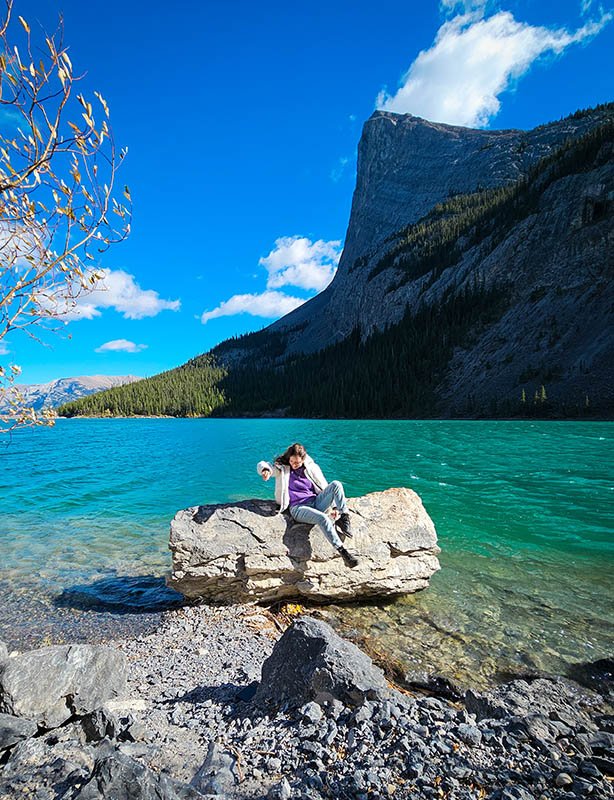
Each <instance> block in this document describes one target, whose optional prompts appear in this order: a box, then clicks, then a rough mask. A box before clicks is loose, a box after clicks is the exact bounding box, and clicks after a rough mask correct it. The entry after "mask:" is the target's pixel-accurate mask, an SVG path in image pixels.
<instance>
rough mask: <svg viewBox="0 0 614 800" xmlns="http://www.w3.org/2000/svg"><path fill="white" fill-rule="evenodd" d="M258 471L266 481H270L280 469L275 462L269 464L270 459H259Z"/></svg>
mask: <svg viewBox="0 0 614 800" xmlns="http://www.w3.org/2000/svg"><path fill="white" fill-rule="evenodd" d="M256 471H257V472H258V475H261V476H262V478H263V479H264V480H265V481H268V479H269V478H270V477H271V475H276V474H277V473H278V472H279V469H278V467H276V466H275V464H272V465H271V464H269V462H268V461H259V462H258V463H257V464H256Z"/></svg>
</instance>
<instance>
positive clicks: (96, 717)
mask: <svg viewBox="0 0 614 800" xmlns="http://www.w3.org/2000/svg"><path fill="white" fill-rule="evenodd" d="M81 727H82V728H83V732H84V734H85V738H86V740H87V741H88V742H99V741H100V740H101V739H104V738H107V739H116V738H117V736H118V734H119V731H120V724H119V720H118V719H117V717H116V715H115V714H113V713H112V712H111V711H108V710H107V709H105V708H98V709H96V711H92V712H90V713H89V714H86V715H85V716H84V717H83V718H82V719H81Z"/></svg>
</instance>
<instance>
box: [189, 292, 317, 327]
mask: <svg viewBox="0 0 614 800" xmlns="http://www.w3.org/2000/svg"><path fill="white" fill-rule="evenodd" d="M304 302H305V299H301V298H300V297H291V296H290V295H287V294H284V293H283V292H269V291H267V292H263V293H262V294H235V295H234V296H233V297H231V298H230V300H225V301H224V302H223V303H220V305H219V306H218V307H217V308H214V309H213V311H205V312H204V313H203V314H202V315H201V318H200V321H201V322H202V323H203V325H205V324H206V323H207V322H209V320H210V319H215V318H216V317H232V316H234V315H235V314H251V315H252V316H254V317H267V318H269V319H275V318H277V317H283V316H284V314H289V313H290V311H293V310H294V309H295V308H298V307H299V306H300V305H302V304H303V303H304Z"/></svg>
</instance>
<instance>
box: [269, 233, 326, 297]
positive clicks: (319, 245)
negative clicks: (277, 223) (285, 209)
mask: <svg viewBox="0 0 614 800" xmlns="http://www.w3.org/2000/svg"><path fill="white" fill-rule="evenodd" d="M340 257H341V242H339V241H330V242H325V241H324V240H323V239H318V241H317V242H312V241H311V239H307V238H306V237H304V236H282V237H281V238H279V239H276V240H275V247H274V249H273V250H271V252H270V253H269V254H268V256H265V257H264V258H261V259H260V261H259V262H258V263H259V264H260V265H261V266H263V267H264V268H265V269H266V270H267V272H268V273H269V277H268V280H267V289H279V288H280V287H282V286H297V287H299V288H301V289H313V290H315V291H316V292H320V291H322V289H325V288H326V287H327V286H328V284H329V283H330V282H331V281H332V279H333V277H334V276H335V272H336V271H337V264H338V263H339V258H340Z"/></svg>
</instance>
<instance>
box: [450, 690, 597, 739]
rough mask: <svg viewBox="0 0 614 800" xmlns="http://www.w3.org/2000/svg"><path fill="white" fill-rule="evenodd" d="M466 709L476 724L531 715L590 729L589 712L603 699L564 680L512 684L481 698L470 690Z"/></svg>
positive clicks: (482, 695)
mask: <svg viewBox="0 0 614 800" xmlns="http://www.w3.org/2000/svg"><path fill="white" fill-rule="evenodd" d="M464 700H465V706H466V708H467V711H469V713H472V714H475V716H476V718H477V719H478V720H482V719H507V718H511V717H520V718H521V719H523V720H524V719H525V718H527V717H530V716H533V715H540V716H541V717H545V718H552V719H555V718H557V717H558V718H559V719H561V720H562V721H564V723H565V724H566V725H567V726H568V727H569V728H576V727H578V726H581V725H585V726H589V727H591V726H592V723H591V722H590V718H589V712H590V711H592V710H597V709H598V708H600V707H601V704H602V698H601V697H600V696H599V695H597V694H595V693H594V692H591V691H590V690H589V689H582V688H581V687H579V686H577V685H576V684H574V683H572V682H571V681H568V680H565V679H564V678H548V679H546V678H538V679H536V680H534V681H531V682H528V681H524V680H515V681H511V682H510V683H505V684H502V685H500V686H497V687H495V688H494V689H492V690H491V691H489V692H487V693H485V694H480V693H476V692H474V691H473V690H471V689H469V690H468V691H467V692H466V693H465V698H464Z"/></svg>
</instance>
